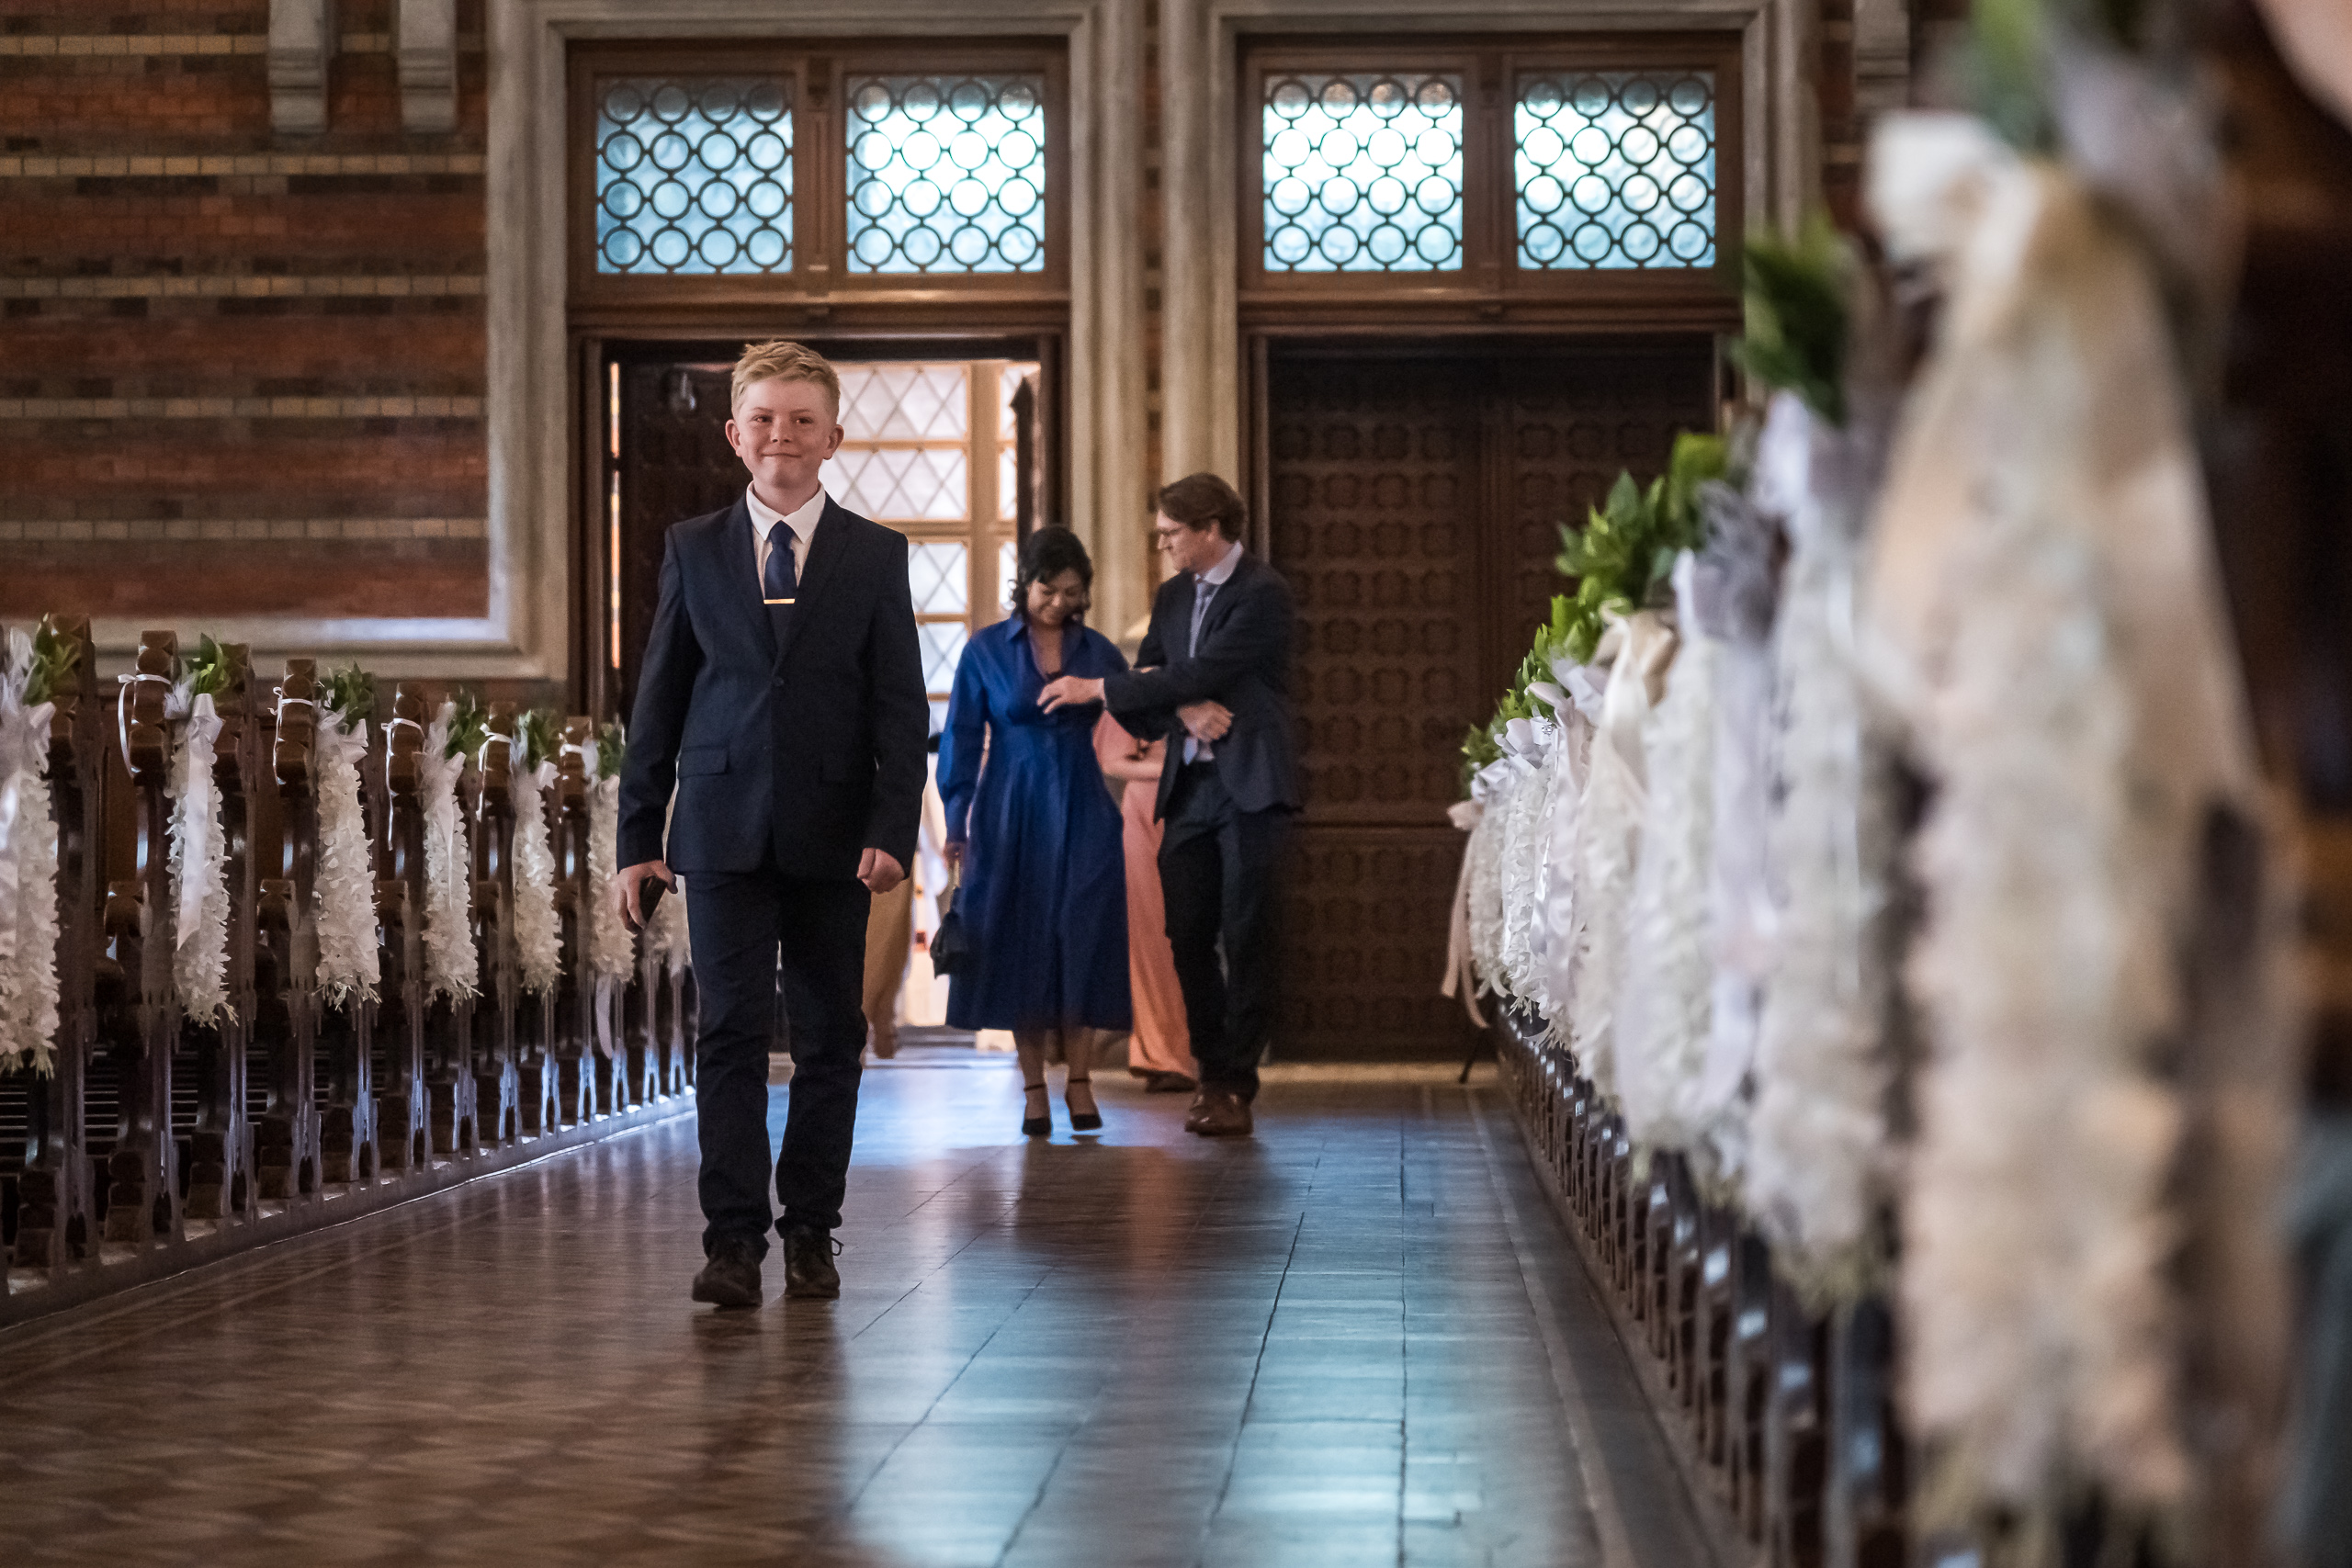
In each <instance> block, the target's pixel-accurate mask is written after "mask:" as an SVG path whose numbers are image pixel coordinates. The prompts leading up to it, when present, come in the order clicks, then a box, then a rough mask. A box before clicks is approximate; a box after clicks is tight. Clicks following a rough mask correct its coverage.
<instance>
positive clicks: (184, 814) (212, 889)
mask: <svg viewBox="0 0 2352 1568" xmlns="http://www.w3.org/2000/svg"><path fill="white" fill-rule="evenodd" d="M126 679H129V677H126ZM192 681H193V678H184V679H183V680H181V681H180V682H178V683H177V684H175V685H174V686H173V688H172V692H171V695H170V697H169V698H167V699H166V700H165V703H164V715H165V716H166V717H167V718H171V719H176V720H178V721H180V735H179V742H178V744H177V745H176V746H175V747H174V748H173V750H172V762H171V771H170V773H169V775H168V778H167V781H166V788H167V791H168V793H169V795H170V796H171V802H172V820H171V852H170V855H169V857H168V859H169V868H170V875H171V897H172V908H173V916H174V922H175V923H174V926H173V947H172V985H173V987H174V989H175V990H176V991H177V992H178V994H179V1002H180V1010H181V1012H182V1014H183V1015H184V1016H185V1017H186V1018H187V1021H189V1022H191V1023H195V1024H198V1025H201V1026H203V1027H206V1028H214V1027H217V1026H218V1025H219V1024H220V1019H221V1016H222V1015H223V1014H224V1013H226V1012H227V1011H228V1010H229V989H228V979H229V881H228V864H227V861H226V859H225V856H224V851H225V850H226V848H227V844H228V835H227V832H226V830H225V829H223V827H222V825H221V821H220V782H219V781H218V780H216V779H215V778H214V777H213V776H212V770H213V766H214V764H215V762H216V761H218V758H219V751H218V749H217V748H218V746H219V743H220V715H219V713H218V712H216V711H215V709H214V707H213V703H212V694H210V693H209V692H198V691H196V690H195V688H194V684H193V683H192Z"/></svg>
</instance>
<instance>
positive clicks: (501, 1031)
mask: <svg viewBox="0 0 2352 1568" xmlns="http://www.w3.org/2000/svg"><path fill="white" fill-rule="evenodd" d="M514 736H515V705H514V704H513V703H495V704H492V706H491V710H490V739H489V740H488V741H486V742H485V743H484V744H483V746H482V749H481V769H480V783H479V784H478V786H477V787H476V789H475V791H474V795H473V804H474V808H473V811H472V814H471V819H470V824H469V827H470V831H469V840H468V847H469V849H470V851H471V852H472V855H473V864H472V866H471V868H470V874H471V876H472V878H473V921H474V946H475V951H476V952H477V953H478V954H479V955H480V959H481V996H480V997H479V998H476V999H475V1000H474V1002H473V1004H472V1009H471V1012H472V1021H473V1051H472V1076H473V1093H474V1128H475V1135H476V1137H477V1138H478V1139H479V1140H480V1141H481V1143H483V1144H486V1145H499V1144H507V1143H512V1142H513V1141H514V1140H515V1137H516V1136H517V1135H518V1134H519V1133H520V1131H521V1126H520V1122H521V1117H520V1107H519V1100H520V1096H521V1080H520V1077H519V1076H518V1073H517V1069H516V1066H515V990H516V986H517V982H516V973H515V865H514V853H515V795H514V768H515V761H516V758H515V740H514Z"/></svg>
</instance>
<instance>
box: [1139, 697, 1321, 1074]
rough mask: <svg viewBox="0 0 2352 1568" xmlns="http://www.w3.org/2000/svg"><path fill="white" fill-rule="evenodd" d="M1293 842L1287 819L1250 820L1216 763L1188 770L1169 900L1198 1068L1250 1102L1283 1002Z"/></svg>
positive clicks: (1176, 812) (1169, 869)
mask: <svg viewBox="0 0 2352 1568" xmlns="http://www.w3.org/2000/svg"><path fill="white" fill-rule="evenodd" d="M1179 744H1181V743H1180V742H1170V745H1171V747H1173V746H1176V745H1179ZM1289 837H1290V812H1289V811H1288V810H1287V809H1285V808H1284V807H1279V806H1277V807H1269V808H1267V809H1266V810H1263V811H1244V810H1242V809H1241V808H1240V807H1237V806H1236V805H1234V803H1233V798H1232V796H1230V795H1227V793H1226V790H1225V785H1224V784H1222V783H1220V782H1219V781H1218V778H1217V773H1216V764H1215V763H1214V762H1193V763H1191V764H1189V765H1187V766H1185V767H1184V769H1183V773H1182V776H1181V777H1180V778H1178V780H1177V781H1176V789H1175V793H1174V794H1173V795H1170V797H1169V801H1168V814H1167V816H1166V817H1165V818H1163V828H1162V830H1161V835H1160V840H1159V886H1160V895H1161V897H1162V898H1163V899H1164V900H1165V902H1166V904H1167V907H1168V944H1169V946H1170V948H1171V949H1173V950H1174V952H1175V956H1176V984H1177V987H1178V988H1179V989H1181V990H1182V992H1183V993H1184V1016H1185V1019H1186V1021H1187V1022H1188V1024H1189V1027H1190V1031H1191V1033H1192V1037H1193V1061H1195V1062H1197V1063H1198V1064H1200V1069H1201V1087H1202V1088H1204V1089H1230V1090H1231V1091H1232V1092H1234V1093H1236V1094H1238V1095H1239V1096H1241V1098H1242V1099H1244V1100H1252V1099H1255V1098H1256V1097H1257V1093H1258V1057H1259V1055H1261V1053H1262V1052H1263V1051H1264V1050H1265V1048H1266V1042H1267V1041H1268V1040H1269V1039H1270V1038H1272V1033H1273V1027H1274V1010H1275V1008H1276V1007H1277V1006H1278V1005H1279V1003H1280V1001H1281V998H1280V996H1279V994H1278V987H1277V979H1278V976H1280V974H1281V965H1282V954H1281V952H1280V948H1281V945H1282V932H1281V929H1280V925H1279V916H1280V914H1281V891H1280V889H1279V888H1278V887H1277V886H1276V876H1277V874H1278V873H1279V872H1280V870H1281V868H1282V858H1283V847H1284V845H1285V844H1286V843H1287V842H1288V840H1289ZM1220 937H1221V938H1222V939H1223V943H1224V949H1225V954H1224V963H1223V964H1222V965H1220V964H1219V963H1218V961H1217V948H1218V941H1219V938H1220Z"/></svg>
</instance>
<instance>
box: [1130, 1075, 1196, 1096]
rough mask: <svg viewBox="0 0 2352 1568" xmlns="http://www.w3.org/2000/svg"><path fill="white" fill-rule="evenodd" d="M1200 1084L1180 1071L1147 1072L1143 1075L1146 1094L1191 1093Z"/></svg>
mask: <svg viewBox="0 0 2352 1568" xmlns="http://www.w3.org/2000/svg"><path fill="white" fill-rule="evenodd" d="M1200 1087H1201V1086H1200V1085H1199V1084H1197V1083H1194V1082H1193V1080H1192V1079H1191V1078H1188V1077H1185V1076H1184V1075H1183V1074H1182V1073H1164V1072H1159V1071H1157V1070H1155V1071H1151V1072H1147V1073H1145V1074H1144V1075H1143V1091H1144V1093H1146V1094H1191V1093H1192V1092H1193V1090H1195V1089H1199V1088H1200Z"/></svg>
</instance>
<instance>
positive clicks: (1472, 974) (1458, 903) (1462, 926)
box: [1438, 800, 1487, 1029]
mask: <svg viewBox="0 0 2352 1568" xmlns="http://www.w3.org/2000/svg"><path fill="white" fill-rule="evenodd" d="M1486 814H1487V808H1486V807H1484V806H1483V805H1481V804H1480V803H1479V802H1477V801H1476V800H1457V801H1455V802H1454V803H1453V805H1452V806H1449V807H1446V810H1445V815H1446V819H1447V820H1448V821H1450V822H1452V823H1453V825H1454V827H1455V828H1456V829H1460V830H1461V831H1462V832H1463V833H1464V835H1465V837H1464V839H1463V840H1462V869H1461V871H1460V872H1459V873H1457V874H1455V876H1454V879H1453V912H1452V914H1451V915H1450V916H1448V918H1447V920H1446V930H1445V977H1444V978H1443V979H1442V981H1440V982H1439V985H1438V995H1440V996H1442V997H1449V998H1456V999H1458V1000H1460V1002H1461V1003H1462V1010H1463V1012H1464V1014H1465V1015H1467V1016H1468V1018H1469V1020H1470V1025H1471V1027H1472V1028H1474V1029H1484V1028H1486V1027H1487V1016H1486V1014H1484V1013H1482V1012H1480V1011H1479V1010H1478V964H1477V957H1476V953H1473V952H1472V951H1471V946H1470V902H1471V899H1472V897H1473V896H1474V895H1473V892H1472V888H1471V884H1472V882H1473V881H1474V880H1475V877H1476V869H1477V864H1476V842H1475V839H1476V833H1477V830H1478V823H1479V821H1480V820H1481V819H1482V818H1484V817H1485V816H1486Z"/></svg>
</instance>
